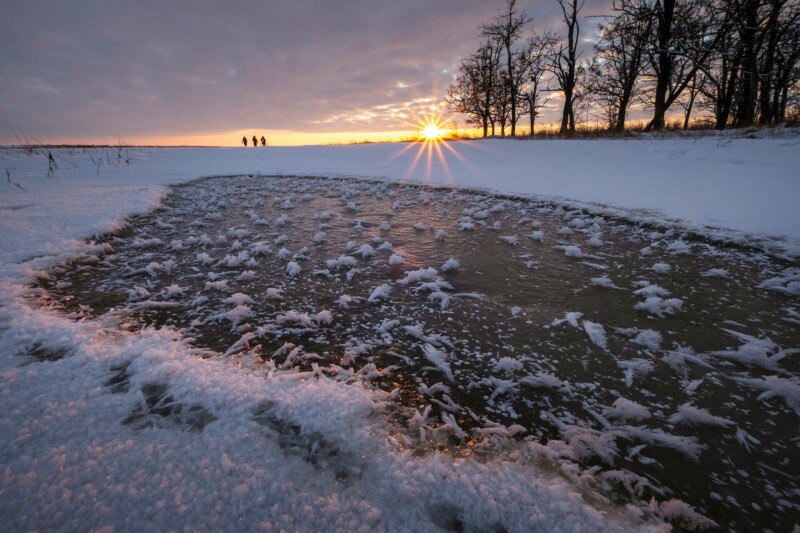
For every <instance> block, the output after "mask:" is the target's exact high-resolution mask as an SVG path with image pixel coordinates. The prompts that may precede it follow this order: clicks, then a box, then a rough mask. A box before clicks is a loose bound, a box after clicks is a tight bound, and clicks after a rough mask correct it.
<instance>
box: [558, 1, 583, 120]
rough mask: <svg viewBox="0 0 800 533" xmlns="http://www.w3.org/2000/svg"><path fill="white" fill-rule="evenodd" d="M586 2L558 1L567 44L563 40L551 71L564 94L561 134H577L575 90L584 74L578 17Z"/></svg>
mask: <svg viewBox="0 0 800 533" xmlns="http://www.w3.org/2000/svg"><path fill="white" fill-rule="evenodd" d="M585 1H586V0H557V2H558V5H559V6H560V7H561V13H562V14H563V20H564V24H565V25H566V26H567V35H566V43H564V41H563V40H562V41H561V42H560V43H559V45H558V47H557V48H556V49H555V50H554V51H553V53H552V54H551V58H550V70H551V72H552V73H553V75H554V77H555V81H556V83H558V86H559V88H560V90H561V92H562V93H564V109H563V111H562V113H561V129H560V132H561V134H565V133H568V132H570V133H574V132H575V109H574V103H575V95H576V93H575V88H576V85H577V82H578V77H579V76H580V75H581V74H582V73H583V69H582V67H580V66H578V63H577V62H578V42H579V37H580V24H579V22H578V15H579V14H580V11H581V9H582V8H583V5H584V3H585Z"/></svg>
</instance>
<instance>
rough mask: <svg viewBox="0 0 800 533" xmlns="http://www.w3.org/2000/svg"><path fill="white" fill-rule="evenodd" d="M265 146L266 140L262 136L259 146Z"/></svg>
mask: <svg viewBox="0 0 800 533" xmlns="http://www.w3.org/2000/svg"><path fill="white" fill-rule="evenodd" d="M266 145H267V140H266V139H265V138H264V136H263V135H262V136H261V146H266Z"/></svg>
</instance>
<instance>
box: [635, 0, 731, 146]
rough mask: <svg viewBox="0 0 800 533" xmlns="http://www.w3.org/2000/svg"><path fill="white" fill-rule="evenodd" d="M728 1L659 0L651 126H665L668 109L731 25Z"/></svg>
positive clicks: (653, 52)
mask: <svg viewBox="0 0 800 533" xmlns="http://www.w3.org/2000/svg"><path fill="white" fill-rule="evenodd" d="M725 3H726V2H725V0H723V1H722V2H717V0H679V1H676V0H656V3H655V5H654V8H653V17H654V18H655V21H656V24H655V25H656V35H655V38H654V46H653V47H652V49H651V53H650V66H651V70H652V74H651V75H652V77H653V78H654V80H655V89H654V94H653V96H652V103H653V119H652V120H651V121H650V123H649V124H648V129H656V130H659V129H663V128H664V125H665V116H666V112H667V110H668V109H669V108H670V106H671V105H672V104H674V103H675V102H676V101H677V100H678V99H679V98H680V97H681V94H682V93H683V91H684V90H685V89H686V88H687V87H688V86H689V84H690V83H691V82H692V80H693V79H694V78H695V75H696V74H697V72H698V70H701V69H702V68H703V67H704V66H706V65H707V63H708V61H709V58H710V57H712V54H713V53H714V51H715V50H717V47H718V46H719V43H720V42H721V41H722V39H723V38H724V37H725V36H726V35H727V34H728V32H729V31H730V27H731V21H732V18H731V14H730V10H728V9H725V7H724V4H725Z"/></svg>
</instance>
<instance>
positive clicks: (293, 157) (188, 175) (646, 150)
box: [0, 137, 800, 261]
mask: <svg viewBox="0 0 800 533" xmlns="http://www.w3.org/2000/svg"><path fill="white" fill-rule="evenodd" d="M65 157H66V158H67V160H66V161H64V160H62V161H61V162H60V167H59V169H58V170H57V171H56V177H55V178H47V179H45V176H46V174H47V161H46V159H45V158H43V157H37V158H32V157H17V156H15V155H14V154H13V153H8V152H0V167H2V168H0V171H4V170H5V169H6V168H14V169H15V170H14V171H13V172H12V173H11V178H12V180H14V181H18V182H20V184H22V185H23V186H24V187H25V188H26V189H28V191H29V193H30V194H25V193H23V192H22V191H20V190H18V189H11V190H9V191H7V194H3V196H2V197H0V259H2V260H3V261H18V260H20V259H24V258H25V257H27V256H29V255H32V254H39V253H46V252H48V251H53V250H57V249H58V246H59V245H60V244H61V242H62V240H63V239H68V238H79V237H83V236H85V235H87V234H91V233H93V232H102V231H105V230H107V229H109V228H110V227H112V226H113V225H114V224H115V223H117V222H118V221H119V220H121V217H122V216H124V215H125V214H127V213H129V212H131V211H138V210H143V209H147V208H149V207H152V206H154V205H156V203H157V201H158V199H159V197H160V195H161V194H162V193H163V191H164V189H163V186H164V185H167V184H171V183H177V182H180V181H185V180H188V179H192V178H196V177H200V176H214V175H233V174H250V173H252V174H257V173H261V174H286V175H316V176H356V177H366V178H376V179H388V180H402V181H406V180H416V181H422V182H426V183H431V184H435V185H446V186H453V187H472V188H481V189H487V190H492V191H497V192H501V193H507V194H520V195H535V196H537V197H541V198H553V199H557V200H561V201H563V202H567V203H570V204H573V205H582V206H585V207H591V208H592V209H593V210H597V211H599V212H603V213H609V214H615V215H618V216H623V217H625V218H630V219H634V220H643V221H648V222H660V223H670V222H672V223H678V224H680V225H681V226H682V227H685V228H691V229H695V230H699V231H703V232H705V233H709V234H711V235H714V236H718V237H723V238H729V239H734V240H740V241H748V242H753V243H760V244H761V245H764V246H768V247H769V248H771V249H773V250H779V251H784V252H787V253H790V254H792V255H797V254H800V209H797V206H798V205H800V139H798V138H792V137H790V138H783V139H781V138H778V139H719V138H716V137H705V138H697V139H673V140H666V139H657V140H591V141H540V142H528V141H519V142H508V141H506V142H504V141H475V142H459V143H445V144H442V145H438V146H435V147H431V146H430V145H425V144H366V145H351V146H307V147H275V148H273V147H269V148H266V149H264V148H256V149H253V148H249V149H246V148H216V149H214V148H184V149H150V150H143V151H138V152H137V153H136V154H135V155H133V156H132V164H131V165H123V166H117V165H115V164H114V159H115V154H114V153H113V152H112V153H111V156H110V161H111V165H108V164H104V165H102V166H101V167H100V171H99V174H96V173H95V172H96V171H95V168H94V167H93V165H92V161H91V160H90V158H89V155H88V154H80V153H75V155H73V156H65Z"/></svg>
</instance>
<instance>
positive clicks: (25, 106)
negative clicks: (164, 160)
mask: <svg viewBox="0 0 800 533" xmlns="http://www.w3.org/2000/svg"><path fill="white" fill-rule="evenodd" d="M596 3H600V4H602V3H603V2H601V1H600V0H596ZM501 5H502V2H499V1H498V2H496V3H492V2H486V1H485V0H443V1H438V2H428V1H422V0H406V1H403V2H395V1H391V0H354V1H348V2H330V1H327V0H313V1H310V0H307V1H297V2H283V1H268V2H257V1H251V2H219V3H215V4H214V3H212V4H211V5H206V4H204V3H200V2H189V1H183V2H180V1H176V2H155V1H141V2H128V1H75V2H38V1H31V2H24V3H22V2H15V3H12V4H11V5H9V6H7V7H5V8H4V13H3V15H4V16H3V18H2V20H1V21H0V49H2V50H3V51H4V52H3V54H2V56H0V110H1V111H0V113H1V114H2V118H4V119H5V120H7V121H9V122H10V123H11V124H14V125H16V126H18V127H20V128H22V129H23V130H24V131H25V132H26V133H27V134H28V135H29V136H31V137H38V138H46V139H50V140H55V139H63V140H68V139H70V138H74V137H76V136H80V137H81V138H87V137H95V138H98V139H101V138H110V137H113V136H115V135H116V134H118V133H119V134H121V135H123V136H126V135H127V136H147V135H152V136H165V135H186V134H191V133H197V134H200V133H203V132H208V131H226V130H234V129H240V128H250V127H252V128H269V129H275V128H283V129H292V130H297V131H342V130H347V129H357V130H359V131H368V130H375V131H378V130H386V129H393V128H395V129H398V128H399V129H403V128H406V129H407V128H408V126H409V125H410V124H411V123H413V120H412V121H408V120H407V117H408V116H412V117H413V116H414V113H419V112H420V111H421V109H422V108H424V106H425V105H427V102H424V99H425V98H434V99H441V98H442V97H443V96H444V94H445V92H446V89H447V86H448V84H449V83H450V82H451V80H452V76H453V74H452V73H453V72H454V71H455V70H456V68H457V65H458V61H459V59H460V58H461V57H463V56H464V55H466V54H468V53H469V52H471V51H472V50H473V49H474V48H475V47H476V46H477V44H478V25H479V24H480V23H481V22H484V21H486V20H488V19H490V18H491V16H492V15H493V14H494V13H495V12H496V10H497V8H498V7H500V6H501ZM525 7H526V9H527V10H528V12H529V13H531V14H533V15H534V16H535V17H536V19H537V26H538V27H540V28H541V27H544V26H545V25H551V26H554V25H555V22H556V20H557V18H556V17H557V11H556V10H557V7H556V4H555V0H552V1H549V0H546V1H544V2H541V1H539V2H529V5H528V6H525ZM591 25H592V26H593V25H594V23H591ZM588 26H589V23H587V27H588ZM587 35H588V32H587ZM408 102H416V103H415V104H413V105H411V106H409V105H408ZM423 102H424V103H423ZM2 127H5V125H3V126H2ZM9 136H10V132H8V131H3V130H2V129H0V139H3V140H9V139H8V137H9Z"/></svg>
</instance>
